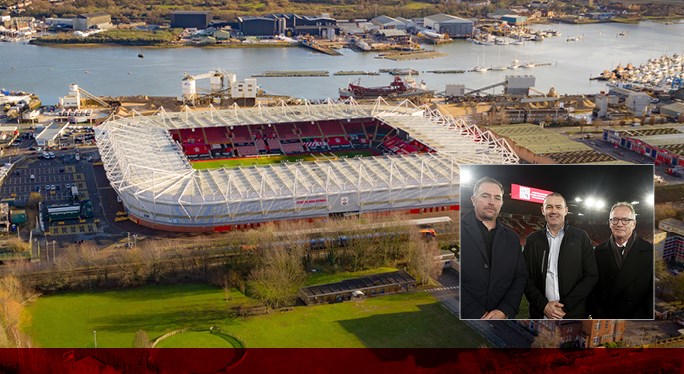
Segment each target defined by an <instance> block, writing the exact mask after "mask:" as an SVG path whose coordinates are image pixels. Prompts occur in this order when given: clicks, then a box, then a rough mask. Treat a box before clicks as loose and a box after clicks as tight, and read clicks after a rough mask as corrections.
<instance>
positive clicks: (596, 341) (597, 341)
mask: <svg viewBox="0 0 684 374" xmlns="http://www.w3.org/2000/svg"><path fill="white" fill-rule="evenodd" d="M592 343H593V344H594V345H598V344H599V338H598V336H596V337H594V340H592Z"/></svg>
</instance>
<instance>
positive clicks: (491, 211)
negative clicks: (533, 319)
mask: <svg viewBox="0 0 684 374" xmlns="http://www.w3.org/2000/svg"><path fill="white" fill-rule="evenodd" d="M503 192H504V190H503V186H502V185H501V183H500V182H499V181H497V180H496V179H493V178H489V177H484V178H482V179H480V180H479V181H477V183H475V187H474V188H473V196H472V197H471V198H470V199H471V201H472V202H473V207H474V210H473V211H472V212H470V213H468V214H465V215H464V216H463V218H462V219H461V318H463V319H507V318H514V317H515V315H516V313H517V312H518V309H519V308H520V300H521V299H522V294H523V290H524V289H525V282H526V280H527V273H526V271H525V262H524V261H523V257H522V251H521V250H520V238H519V237H518V235H517V234H516V233H515V232H513V230H511V229H509V228H508V227H506V226H504V225H503V224H502V223H501V222H499V221H497V217H498V216H499V211H500V210H501V206H502V205H503Z"/></svg>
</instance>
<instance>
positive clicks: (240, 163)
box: [192, 151, 373, 170]
mask: <svg viewBox="0 0 684 374" xmlns="http://www.w3.org/2000/svg"><path fill="white" fill-rule="evenodd" d="M355 156H361V157H370V156H373V152H371V151H340V152H328V153H324V154H323V153H317V154H310V155H308V154H306V155H295V156H286V155H268V156H259V157H244V158H227V159H220V160H203V161H194V162H193V163H192V167H193V168H194V169H198V170H203V169H217V168H224V167H225V168H229V169H232V168H237V167H245V166H263V165H271V164H277V163H281V162H283V161H287V162H298V161H304V162H312V161H316V160H321V161H323V160H330V159H335V158H337V157H355Z"/></svg>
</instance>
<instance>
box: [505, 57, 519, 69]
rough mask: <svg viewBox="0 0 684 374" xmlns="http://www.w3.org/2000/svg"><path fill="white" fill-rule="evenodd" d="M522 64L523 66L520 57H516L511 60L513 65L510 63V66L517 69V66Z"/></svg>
mask: <svg viewBox="0 0 684 374" xmlns="http://www.w3.org/2000/svg"><path fill="white" fill-rule="evenodd" d="M520 66H521V65H520V61H518V59H517V58H516V59H515V60H513V61H512V62H511V65H510V66H509V67H508V68H509V69H517V68H519V67H520Z"/></svg>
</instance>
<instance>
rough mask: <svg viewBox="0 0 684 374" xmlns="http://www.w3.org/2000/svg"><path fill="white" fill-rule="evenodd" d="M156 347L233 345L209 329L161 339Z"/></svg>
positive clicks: (226, 346) (219, 346)
mask: <svg viewBox="0 0 684 374" xmlns="http://www.w3.org/2000/svg"><path fill="white" fill-rule="evenodd" d="M157 348H233V345H232V344H230V343H229V342H228V341H226V340H225V339H223V338H221V337H219V336H216V335H212V334H210V333H209V331H188V332H183V333H180V334H176V335H174V336H171V337H168V338H166V339H164V340H162V341H161V342H159V344H157Z"/></svg>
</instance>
